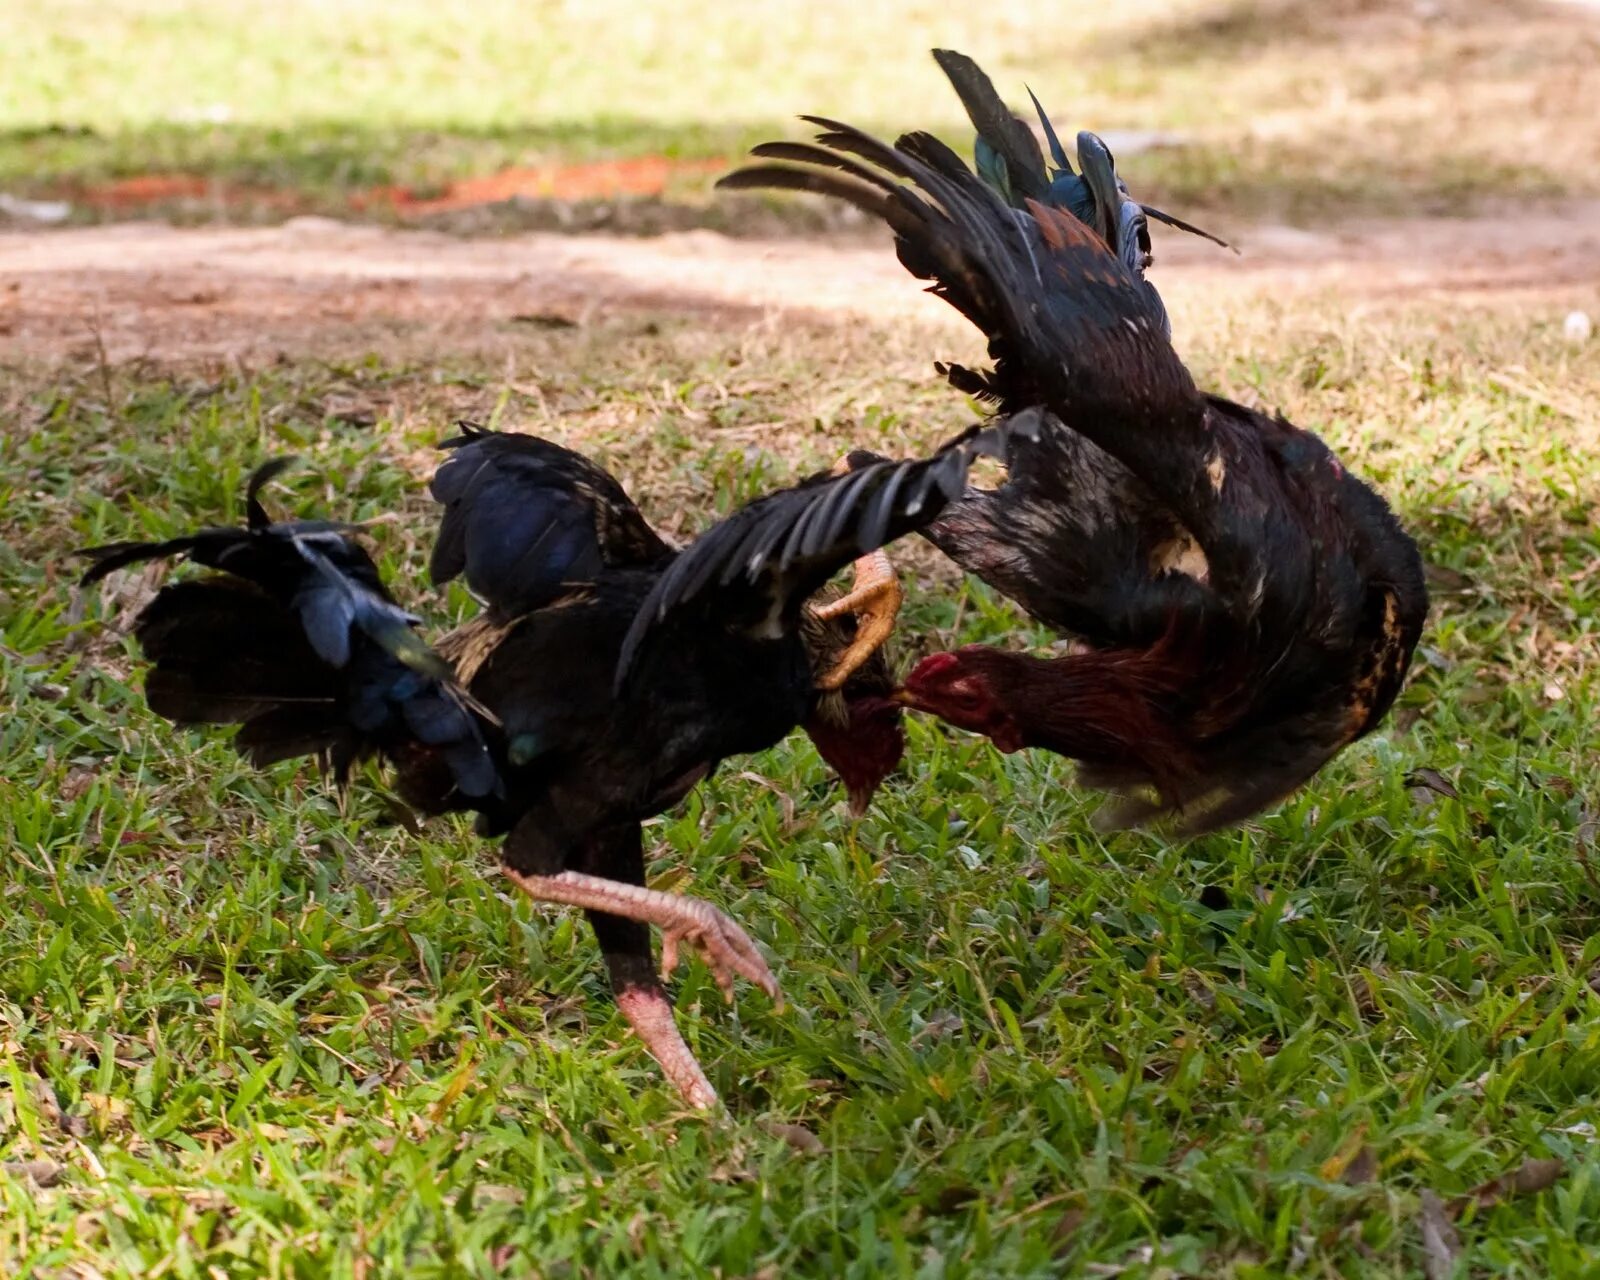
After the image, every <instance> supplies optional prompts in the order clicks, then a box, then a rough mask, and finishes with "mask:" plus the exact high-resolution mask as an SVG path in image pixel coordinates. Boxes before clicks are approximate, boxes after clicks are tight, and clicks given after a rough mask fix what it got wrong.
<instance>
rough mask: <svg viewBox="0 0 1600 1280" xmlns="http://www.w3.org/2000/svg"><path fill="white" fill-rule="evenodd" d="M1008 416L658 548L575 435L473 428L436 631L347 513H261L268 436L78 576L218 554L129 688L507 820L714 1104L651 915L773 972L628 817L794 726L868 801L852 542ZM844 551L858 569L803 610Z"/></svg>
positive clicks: (903, 529) (450, 497)
mask: <svg viewBox="0 0 1600 1280" xmlns="http://www.w3.org/2000/svg"><path fill="white" fill-rule="evenodd" d="M1004 434H1005V432H1003V431H996V430H995V429H993V428H991V429H989V430H986V431H982V432H978V431H969V432H968V433H966V434H965V435H964V436H962V437H960V438H959V439H958V440H955V441H952V442H951V443H950V444H949V445H947V446H945V447H944V448H943V449H941V450H940V451H939V452H938V453H936V454H935V455H933V456H932V457H931V458H929V459H927V460H926V461H921V462H906V463H883V462H870V463H865V464H864V465H863V466H862V467H860V468H858V469H856V470H853V471H851V470H846V471H842V472H840V473H837V474H834V475H832V476H827V475H824V476H816V477H813V478H811V479H810V480H808V481H806V482H804V483H802V484H800V485H798V486H796V487H794V488H791V489H787V490H782V491H779V492H776V493H773V494H769V495H768V496H766V497H764V498H761V499H758V500H757V501H755V502H752V503H750V504H749V505H747V506H745V507H744V508H742V509H741V510H739V511H737V512H735V513H734V514H733V515H732V516H730V517H728V518H727V519H726V520H723V521H722V522H720V523H719V524H717V525H715V526H713V527H712V528H711V529H710V530H709V531H708V532H707V533H705V534H704V535H703V536H702V537H701V538H700V539H698V540H697V541H696V542H694V543H692V544H691V545H690V546H689V547H688V548H687V549H686V550H684V551H682V552H674V551H673V550H672V549H671V548H670V547H668V545H667V544H666V543H665V542H664V541H662V539H661V538H660V537H659V536H658V535H657V534H656V533H655V531H654V530H653V529H651V528H650V526H649V525H648V524H647V523H646V522H645V519H644V517H643V516H642V515H641V514H640V513H639V510H638V508H637V507H635V506H634V504H633V503H632V501H630V500H629V498H628V496H627V494H626V493H624V492H623V490H622V488H621V487H620V486H619V485H618V484H617V482H616V481H615V480H614V479H613V478H612V477H611V476H610V475H608V474H607V473H606V472H604V471H603V470H601V469H600V468H598V467H596V466H595V465H594V464H592V463H590V462H589V461H587V460H586V459H584V458H582V457H580V456H579V455H577V454H575V453H572V452H571V451H569V450H567V449H563V448H561V447H560V446H558V445H555V444H552V443H550V442H548V441H545V440H540V439H536V438H534V437H530V436H517V435H501V434H498V433H494V432H486V431H478V430H473V429H469V430H468V431H467V434H466V435H464V436H463V437H461V438H460V439H458V440H454V441H451V442H450V444H449V445H448V446H447V447H449V448H450V449H452V450H453V452H452V454H451V456H450V458H449V459H448V460H447V461H446V462H445V463H444V464H443V465H442V466H441V467H440V468H439V471H438V473H437V475H436V476H435V478H434V482H433V493H434V496H435V497H436V498H437V499H438V500H439V501H440V502H442V503H443V504H444V506H445V513H444V519H443V523H442V526H441V528H440V531H439V538H438V543H437V545H436V547H435V549H434V554H433V561H432V575H433V579H434V581H435V582H444V581H447V580H449V579H451V578H453V577H456V576H457V575H460V574H464V575H465V577H466V581H467V584H468V585H469V586H470V587H471V588H472V590H473V591H474V593H475V594H476V595H477V596H478V597H479V598H480V599H481V600H482V601H483V602H484V606H485V607H484V610H483V612H482V613H481V614H480V615H479V616H478V617H477V618H475V619H473V620H472V621H470V622H468V623H467V624H465V625H464V626H462V627H461V628H459V629H458V630H456V631H454V632H452V633H451V634H449V635H447V636H445V637H444V638H443V639H442V640H441V641H440V642H439V644H438V647H437V650H436V651H435V650H432V649H429V648H428V647H427V646H426V645H425V644H424V643H423V642H422V641H421V639H420V638H418V636H417V634H416V632H415V630H414V626H413V624H414V623H415V621H416V619H414V618H412V617H411V616H410V615H408V614H406V613H404V612H403V611H401V610H400V608H399V607H398V606H397V605H396V604H395V603H394V601H393V599H392V598H391V597H390V595H389V594H388V592H387V591H386V590H385V588H384V586H383V584H382V582H381V581H380V580H379V578H378V574H377V570H376V568H375V567H374V565H373V563H372V560H371V559H370V557H369V556H368V555H367V553H366V552H365V551H364V550H363V549H362V548H361V547H360V546H359V545H358V544H357V543H356V542H355V541H353V540H352V538H351V537H350V534H351V533H352V531H353V529H352V526H349V525H341V524H335V523H331V522H327V521H303V522H284V523H274V522H273V521H272V520H271V519H270V517H269V516H268V514H267V512H266V511H265V509H264V508H263V506H262V504H261V502H260V499H259V496H258V495H259V491H260V489H261V487H262V485H263V484H264V483H265V481H267V480H268V479H270V478H271V477H272V476H273V475H275V474H276V473H277V472H278V471H279V470H280V469H281V468H282V466H283V465H284V464H283V463H282V462H281V461H279V462H273V463H269V464H267V465H266V466H264V467H262V468H261V469H260V470H258V471H257V472H256V473H255V475H254V476H253V477H252V478H251V481H250V485H249V490H248V503H247V507H248V516H249V518H248V523H247V525H246V527H245V528H243V529H237V528H231V529H230V528H222V529H204V530H201V531H200V532H198V533H196V534H193V535H191V536H188V537H182V538H175V539H173V540H171V541H168V542H161V543H119V544H115V545H111V546H105V547H98V548H94V549H92V550H90V551H89V552H87V553H86V554H88V555H89V556H90V557H91V558H92V559H93V560H94V565H93V567H92V568H91V569H90V570H89V572H88V573H87V574H86V575H85V576H84V581H85V583H91V582H94V581H95V580H97V579H99V578H101V577H103V576H105V575H106V574H108V573H110V572H111V571H112V570H114V569H118V568H121V567H122V566H124V565H128V564H132V563H135V562H138V561H141V560H150V559H156V558H162V557H168V556H176V555H185V556H187V557H188V558H189V559H191V560H194V561H196V562H197V563H199V564H202V565H205V566H206V567H208V568H211V569H214V570H220V571H221V572H220V573H218V574H215V575H213V576H209V577H203V578H200V579H198V580H190V581H185V582H180V583H177V584H174V585H172V586H168V587H166V588H165V589H163V590H162V591H161V592H160V593H159V594H158V595H157V596H156V598H155V600H154V601H152V602H151V604H150V605H149V606H148V607H147V608H146V609H145V610H144V612H143V613H142V614H141V615H140V618H139V620H138V623H137V626H136V630H135V634H136V636H137V638H138V640H139V642H140V644H141V645H142V646H143V648H144V650H145V653H146V654H147V655H148V657H149V658H150V659H151V660H152V661H153V662H154V664H155V665H154V668H153V669H152V671H151V672H150V675H149V678H148V681H147V684H146V691H147V697H148V699H149V702H150V706H151V709H152V710H154V711H155V712H156V713H157V714H159V715H162V716H165V717H166V718H167V719H169V720H172V721H174V722H176V723H178V724H238V725H240V726H242V727H241V728H240V730H239V733H238V736H237V738H236V739H235V741H236V742H237V744H238V746H239V748H240V750H241V751H243V752H244V753H245V754H246V755H247V756H248V757H249V758H250V759H251V760H252V761H253V762H255V763H257V764H266V763H269V762H272V761H276V760H286V759H291V758H294V757H297V756H306V755H315V756H319V757H322V758H325V759H327V760H328V761H329V762H330V763H331V765H332V766H333V768H334V770H335V772H336V773H337V774H338V775H339V776H340V777H341V778H343V777H344V776H345V775H346V774H347V772H348V770H349V768H350V766H351V765H352V764H354V763H355V762H356V761H358V760H360V759H362V758H364V757H367V756H373V755H376V756H380V757H382V758H383V759H384V760H385V761H387V762H388V764H389V765H390V766H391V767H392V768H393V769H394V771H395V774H396V776H397V782H398V786H399V789H400V792H401V794H402V795H403V796H404V797H405V798H406V799H407V800H408V802H410V803H411V804H414V805H416V806H417V807H418V808H419V809H422V810H423V811H425V812H430V813H440V812H445V811H449V810H464V811H472V812H475V813H477V814H478V815H479V816H478V829H479V831H480V832H481V833H482V834H484V835H504V836H505V837H506V840H505V844H504V845H503V847H502V859H503V866H504V870H505V872H506V874H507V876H508V877H510V879H511V880H513V881H514V882H515V883H516V884H517V885H518V886H519V887H520V888H522V889H523V890H524V891H525V892H527V893H528V894H529V895H530V896H531V897H533V898H535V899H537V900H539V901H542V902H554V903H564V904H567V905H571V906H577V907H582V908H584V909H585V910H586V911H587V912H588V913H589V918H590V920H591V922H592V923H593V925H594V929H595V934H596V937H597V939H598V941H599V943H600V948H601V950H602V952H603V953H604V954H605V957H606V960H607V963H608V967H609V969H610V975H611V981H612V987H613V990H614V992H615V994H616V999H617V1003H618V1005H619V1007H620V1008H621V1010H622V1012H623V1014H624V1016H625V1017H626V1018H627V1019H628V1021H629V1023H630V1024H631V1025H632V1026H633V1028H634V1030H635V1031H636V1032H637V1033H638V1034H639V1036H640V1037H641V1039H643V1040H644V1042H645V1044H646V1046H647V1047H648V1048H649V1049H650V1051H651V1053H652V1054H653V1055H654V1056H655V1058H656V1059H657V1061H658V1062H660V1064H661V1066H662V1069H663V1071H665V1073H666V1074H667V1076H668V1077H669V1078H670V1079H671V1080H672V1082H673V1083H674V1084H675V1085H676V1086H677V1087H678V1088H679V1089H680V1090H681V1092H682V1093H683V1095H684V1097H685V1098H686V1099H687V1100H688V1101H689V1102H690V1103H692V1104H694V1105H696V1106H702V1107H708V1106H711V1105H713V1104H714V1103H715V1101H716V1093H715V1091H714V1090H713V1089H712V1086H711V1084H710V1082H709V1081H708V1080H707V1079H706V1077H705V1074H704V1073H703V1072H702V1071H701V1069H700V1065H699V1063H698V1062H696V1060H695V1058H694V1055H693V1054H692V1053H691V1052H690V1050H689V1048H688V1046H687V1045H686V1044H685V1043H684V1042H683V1039H682V1037H681V1036H680V1035H679V1033H678V1031H677V1027H676V1025H675V1022H674V1020H673V1014H672V1006H671V1003H670V1001H669V1000H668V998H667V995H666V992H665V990H664V988H663V987H662V984H661V982H660V980H659V979H658V978H657V976H656V974H655V970H654V967H653V965H652V963H651V953H650V934H649V926H651V925H655V926H656V927H658V928H660V929H661V930H662V931H663V934H664V939H665V941H664V947H663V967H664V968H665V969H666V970H667V971H669V972H670V970H671V968H672V967H673V964H674V962H675V959H676V951H677V948H678V946H679V945H680V944H684V943H686V944H688V945H691V946H693V947H696V948H698V949H699V950H700V952H701V953H702V954H703V956H704V957H705V959H706V960H707V962H708V963H709V964H710V965H711V966H712V968H713V971H714V972H715V974H716V977H717V980H718V982H719V984H720V985H721V986H722V987H723V989H724V991H725V992H728V993H730V994H731V990H732V983H733V977H734V975H735V974H738V975H741V976H743V977H745V978H746V979H748V980H750V981H751V982H754V983H756V984H757V985H758V986H760V987H762V988H763V989H764V990H765V991H767V992H768V993H769V994H770V995H772V996H774V997H776V996H777V995H778V984H777V982H776V980H775V979H774V978H773V975H772V972H771V970H770V969H769V967H768V965H767V962H766V960H765V959H764V958H763V957H762V955H761V953H760V952H759V951H758V950H757V949H756V946H755V944H754V943H753V942H752V941H751V940H750V938H749V937H748V935H747V934H746V933H745V931H744V930H743V929H742V928H740V927H739V926H738V925H737V924H736V923H735V922H734V921H733V920H731V919H729V918H728V917H727V916H726V915H724V914H723V913H722V912H720V911H718V910H717V909H716V908H714V907H713V906H711V905H710V904H709V903H706V902H702V901H698V900H696V899H693V898H686V897H680V896H676V895H672V894H668V893H662V892H658V891H654V890H651V889H648V888H646V887H645V866H644V852H643V847H642V843H641V839H642V837H641V831H640V825H639V824H640V822H641V821H642V820H643V819H645V818H648V817H651V816H652V815H654V814H657V813H660V812H662V811H663V810H665V809H667V808H668V807H670V806H672V805H674V804H676V803H677V802H678V801H679V800H681V799H682V798H683V797H684V796H685V795H686V794H687V793H688V792H689V791H690V790H691V789H692V788H693V787H694V786H695V784H696V783H698V782H699V781H700V780H701V779H703V778H705V777H706V776H708V775H709V774H710V773H711V772H712V771H713V770H714V769H715V768H716V767H717V765H718V764H719V762H720V761H722V760H723V759H724V758H725V757H727V756H730V755H736V754H740V753H744V752H751V751H760V750H763V749H764V748H766V747H769V746H771V745H773V744H774V743H776V742H777V741H778V740H779V739H780V738H782V737H783V736H784V735H785V734H787V733H788V732H789V731H790V730H791V729H793V728H795V727H796V726H797V725H800V724H805V725H806V726H807V728H808V729H809V730H810V732H811V733H812V735H813V738H814V740H815V741H816V742H817V745H818V748H819V750H821V751H822V753H823V755H824V758H825V759H827V760H828V761H829V762H830V763H831V764H832V765H834V767H835V768H836V769H837V770H838V771H839V773H840V774H841V776H842V777H843V778H844V780H845V782H846V783H847V785H848V786H849V787H850V790H851V797H852V803H853V804H856V805H857V806H859V805H860V804H862V803H864V801H865V800H866V799H867V798H870V795H871V792H872V790H873V789H874V788H875V787H876V785H877V784H878V783H879V782H880V781H881V780H882V779H883V778H884V777H885V776H886V775H887V774H888V773H890V772H891V771H892V770H893V769H894V768H895V767H896V765H897V764H898V762H899V759H900V754H901V750H902V745H903V740H902V735H901V726H900V714H901V713H900V710H899V708H898V706H897V705H896V704H895V703H894V702H893V701H892V700H891V699H890V697H889V696H888V695H889V694H890V693H891V692H892V690H893V686H892V683H891V681H890V679H889V677H888V671H887V668H886V667H885V666H884V665H883V664H882V662H881V659H876V658H875V657H874V655H873V650H874V648H875V646H876V645H877V644H878V643H879V642H880V641H881V639H882V635H883V633H884V632H885V631H886V629H887V627H888V625H890V618H892V608H893V596H894V592H893V589H892V582H891V583H890V584H889V586H887V587H886V586H885V584H884V583H883V581H882V580H881V578H879V579H875V575H877V574H879V573H880V572H881V568H882V566H881V557H879V556H876V555H874V554H873V553H875V552H876V551H877V549H878V548H879V547H881V546H882V545H883V544H884V543H886V542H888V541H890V540H891V539H894V538H897V537H899V536H901V535H903V534H905V533H907V532H910V531H911V530H914V529H916V528H917V527H919V526H920V525H922V524H925V523H926V522H927V521H928V520H930V519H932V518H934V517H935V516H936V515H937V514H938V512H939V511H940V510H941V509H942V508H943V506H944V505H945V503H946V502H947V501H948V500H949V499H951V498H952V497H955V496H958V495H959V494H960V493H961V491H962V487H963V485H964V483H965V479H966V474H967V469H968V466H969V464H970V462H971V460H972V459H973V457H974V456H976V454H977V453H978V452H980V451H987V450H992V449H995V448H997V447H998V446H999V445H1000V443H1001V440H1002V437H1003V436H1004ZM857 558H860V562H859V563H858V565H857V573H858V587H857V590H856V591H855V592H853V593H852V594H851V595H849V596H846V597H845V598H844V599H843V600H839V601H835V602H833V603H832V604H829V605H825V606H822V607H820V608H815V609H808V608H807V606H806V604H805V601H806V599H807V597H809V596H811V595H812V594H813V593H815V592H816V591H817V590H818V589H819V588H821V587H822V586H823V585H824V584H825V583H826V582H827V580H828V579H829V577H831V576H832V575H833V574H834V573H835V572H836V571H837V570H839V569H841V568H843V567H845V566H846V565H848V564H849V563H850V562H851V561H852V560H853V559H857ZM863 577H864V578H865V579H866V581H864V582H863V581H862V578H863ZM885 597H889V598H888V599H885ZM885 604H887V605H888V607H889V610H890V612H889V614H888V615H887V616H885V615H884V614H883V608H884V605H885ZM857 609H859V610H861V611H862V613H863V615H864V616H863V621H862V626H861V634H859V635H855V634H854V632H853V624H854V619H853V618H852V617H851V616H850V615H851V613H852V611H854V610H857Z"/></svg>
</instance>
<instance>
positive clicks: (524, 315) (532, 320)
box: [511, 311, 579, 329]
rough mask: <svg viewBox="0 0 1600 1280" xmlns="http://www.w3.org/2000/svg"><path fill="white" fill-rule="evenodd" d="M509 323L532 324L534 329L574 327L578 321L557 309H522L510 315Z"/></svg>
mask: <svg viewBox="0 0 1600 1280" xmlns="http://www.w3.org/2000/svg"><path fill="white" fill-rule="evenodd" d="M511 323H512V324H526V325H532V326H533V327H534V328H535V329H576V328H577V327H578V323H579V322H578V321H577V320H575V319H573V318H572V317H571V316H564V315H562V314H561V313H560V312H558V311H523V312H519V313H518V314H516V315H514V316H512V317H511Z"/></svg>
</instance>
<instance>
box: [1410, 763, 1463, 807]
mask: <svg viewBox="0 0 1600 1280" xmlns="http://www.w3.org/2000/svg"><path fill="white" fill-rule="evenodd" d="M1405 783H1406V786H1408V787H1411V788H1413V789H1414V790H1423V791H1433V792H1436V793H1437V794H1439V795H1441V796H1443V797H1444V798H1445V799H1446V800H1459V799H1460V798H1461V793H1460V792H1459V791H1457V790H1456V788H1455V784H1454V783H1453V782H1451V781H1450V779H1449V778H1447V777H1445V776H1444V774H1442V773H1440V772H1439V771H1438V770H1437V769H1413V770H1412V771H1411V772H1410V773H1408V774H1406V777H1405Z"/></svg>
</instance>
